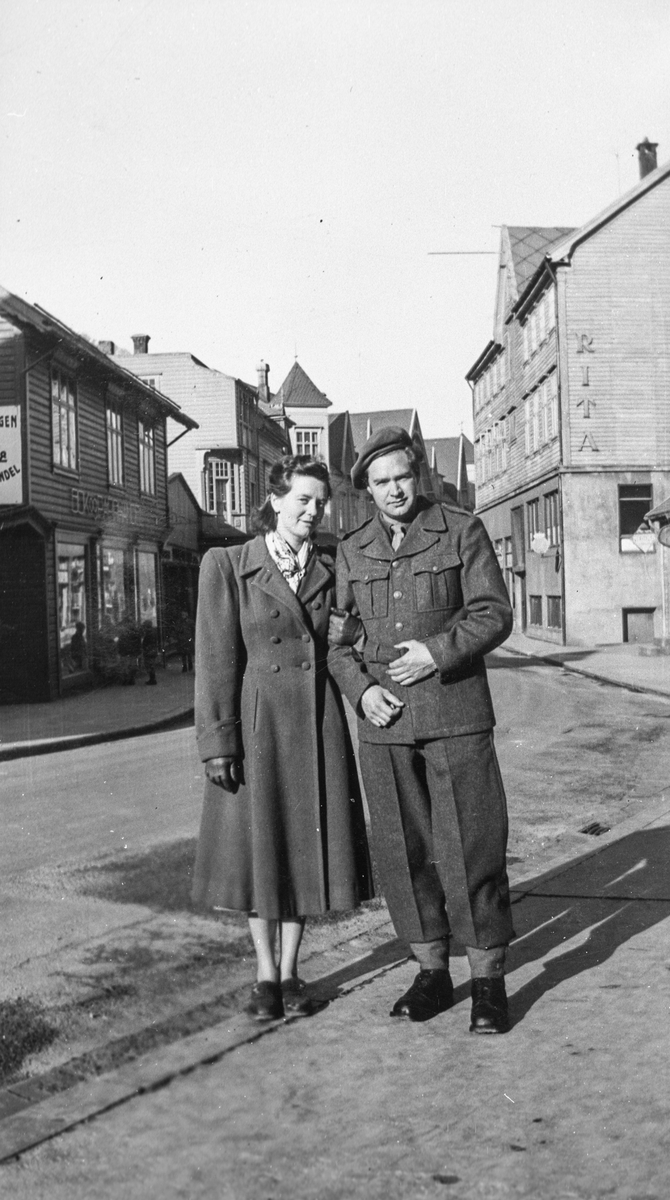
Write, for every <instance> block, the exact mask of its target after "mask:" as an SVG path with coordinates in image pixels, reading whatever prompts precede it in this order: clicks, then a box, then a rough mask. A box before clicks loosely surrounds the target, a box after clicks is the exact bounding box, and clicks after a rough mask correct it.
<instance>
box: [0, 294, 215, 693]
mask: <svg viewBox="0 0 670 1200" xmlns="http://www.w3.org/2000/svg"><path fill="white" fill-rule="evenodd" d="M168 416H169V417H171V418H172V419H173V420H174V421H176V422H178V423H179V424H180V425H182V426H184V427H185V428H186V429H193V428H196V427H197V426H196V422H195V421H193V420H192V419H191V418H190V417H188V416H186V415H185V414H184V413H182V412H181V410H180V409H179V406H178V405H176V404H175V403H174V402H173V401H171V400H169V399H168V398H167V397H166V396H163V395H160V394H159V393H157V392H156V391H155V390H154V389H153V388H151V387H149V386H147V385H146V384H144V383H142V382H141V381H140V380H138V379H137V378H136V377H135V376H134V375H132V374H131V373H130V372H128V371H126V370H124V368H123V366H122V365H121V363H119V362H117V361H114V360H113V359H110V358H109V357H108V356H107V355H106V354H104V353H102V352H101V351H100V350H99V349H98V347H97V346H95V345H93V344H92V343H91V342H89V341H88V340H87V339H86V338H84V337H81V336H80V335H79V334H77V333H75V332H74V331H73V330H71V329H68V327H67V326H66V325H63V323H62V322H61V321H58V320H57V319H56V318H55V317H52V316H51V315H50V314H49V313H47V312H45V311H44V309H42V308H39V307H38V306H34V305H30V304H27V303H25V302H24V301H23V300H21V299H19V298H18V297H17V296H14V295H12V294H11V293H9V292H7V291H5V290H4V289H0V698H2V699H4V700H49V699H54V698H55V697H56V696H58V695H61V694H62V693H63V692H65V691H66V690H68V689H69V688H72V687H76V686H82V685H85V684H87V683H90V682H92V681H93V679H94V677H95V674H96V671H97V672H98V674H99V675H100V676H101V677H104V674H105V663H106V662H107V663H109V660H110V657H113V656H114V655H115V654H118V650H119V644H120V642H121V643H122V642H123V636H124V631H126V632H127V631H128V630H129V629H132V628H133V627H134V629H135V630H136V629H137V627H138V626H140V625H141V624H142V623H145V622H147V621H149V622H150V623H151V624H152V625H153V626H156V627H157V629H158V633H159V636H160V634H161V625H162V594H163V584H162V572H161V554H162V550H163V543H164V541H165V539H166V537H167V534H168V526H169V520H168V499H167V444H166V421H167V418H168Z"/></svg>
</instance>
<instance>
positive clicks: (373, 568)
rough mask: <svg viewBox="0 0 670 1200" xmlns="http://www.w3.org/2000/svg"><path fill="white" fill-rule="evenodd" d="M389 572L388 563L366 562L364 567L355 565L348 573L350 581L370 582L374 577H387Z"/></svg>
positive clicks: (389, 565)
mask: <svg viewBox="0 0 670 1200" xmlns="http://www.w3.org/2000/svg"><path fill="white" fill-rule="evenodd" d="M390 573H391V564H390V563H375V562H371V563H366V564H365V567H356V569H355V570H353V571H351V572H350V574H349V579H350V581H351V583H372V581H373V580H374V579H388V577H389V575H390Z"/></svg>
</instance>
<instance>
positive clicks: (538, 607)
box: [528, 596, 542, 625]
mask: <svg viewBox="0 0 670 1200" xmlns="http://www.w3.org/2000/svg"><path fill="white" fill-rule="evenodd" d="M528 623H529V625H541V624H542V597H541V596H529V597H528Z"/></svg>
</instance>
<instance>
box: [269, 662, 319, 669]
mask: <svg viewBox="0 0 670 1200" xmlns="http://www.w3.org/2000/svg"><path fill="white" fill-rule="evenodd" d="M302 669H303V671H311V669H312V664H311V663H303V664H302ZM277 670H279V668H277Z"/></svg>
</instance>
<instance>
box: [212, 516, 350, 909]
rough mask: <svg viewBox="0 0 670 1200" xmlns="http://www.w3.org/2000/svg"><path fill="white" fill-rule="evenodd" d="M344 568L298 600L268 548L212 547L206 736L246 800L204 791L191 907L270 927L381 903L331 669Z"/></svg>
mask: <svg viewBox="0 0 670 1200" xmlns="http://www.w3.org/2000/svg"><path fill="white" fill-rule="evenodd" d="M334 589H335V569H334V563H333V560H332V559H331V558H330V557H329V556H328V555H327V554H325V553H323V552H322V551H320V550H317V551H316V552H315V553H314V554H313V555H312V557H311V559H310V561H309V563H308V566H307V571H306V573H305V576H304V577H303V579H302V580H301V582H300V587H299V591H298V596H296V595H294V593H293V592H292V591H291V589H290V587H289V585H288V583H287V582H286V580H285V579H284V578H283V576H282V575H281V572H280V571H279V570H278V568H277V567H276V565H275V563H274V562H273V560H272V558H271V556H270V554H269V553H268V550H267V546H266V544H265V539H264V538H262V537H257V538H255V539H254V540H253V541H251V542H247V543H245V544H244V545H243V546H235V547H231V548H230V549H225V550H224V549H214V550H210V551H209V552H208V553H207V554H206V555H205V557H204V559H203V562H202V567H201V571H200V588H199V599H198V620H197V630H196V732H197V739H198V749H199V752H200V757H201V758H202V759H203V761H204V760H206V759H208V758H217V757H219V756H222V755H236V756H239V757H240V758H241V759H242V760H243V769H244V783H243V784H242V786H240V788H239V790H238V791H237V792H236V793H234V794H233V793H230V792H224V791H223V790H222V789H221V788H220V787H218V786H217V785H216V784H212V783H210V782H209V781H207V783H206V786H205V805H204V810H203V816H202V824H201V829H200V839H199V842H198V853H197V859H196V867H195V882H194V888H193V898H194V900H195V901H196V902H199V903H204V904H208V905H212V906H217V907H222V908H231V909H239V910H242V911H245V912H250V911H255V912H256V913H258V915H259V916H261V917H265V918H268V919H271V918H276V917H296V916H305V915H309V914H316V913H323V912H326V911H327V910H328V909H349V908H352V907H354V906H355V905H356V904H357V903H358V902H359V900H361V899H366V898H367V897H368V896H369V895H370V894H371V888H370V871H369V860H368V855H367V843H366V838H365V826H364V821H363V812H362V805H361V800H360V793H359V789H358V781H357V777H356V768H355V763H354V759H353V753H352V749H351V743H350V741H349V735H348V731H347V728H346V724H345V717H344V710H343V706H342V699H341V696H340V694H339V691H338V690H337V688H336V685H335V684H334V682H333V680H332V679H331V677H330V675H329V674H328V671H327V668H326V656H327V652H328V646H327V634H328V617H329V613H330V607H331V602H333V603H334Z"/></svg>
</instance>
